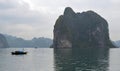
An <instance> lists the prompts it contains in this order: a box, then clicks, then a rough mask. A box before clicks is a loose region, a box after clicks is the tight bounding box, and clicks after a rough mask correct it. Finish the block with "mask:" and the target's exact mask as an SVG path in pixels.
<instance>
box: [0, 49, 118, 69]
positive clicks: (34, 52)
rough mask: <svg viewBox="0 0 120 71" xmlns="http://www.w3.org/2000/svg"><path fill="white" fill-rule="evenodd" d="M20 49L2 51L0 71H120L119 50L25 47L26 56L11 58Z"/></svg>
mask: <svg viewBox="0 0 120 71" xmlns="http://www.w3.org/2000/svg"><path fill="white" fill-rule="evenodd" d="M15 50H22V49H21V48H5V49H0V71H120V48H116V49H109V50H108V49H73V50H72V49H59V50H53V49H52V48H37V49H35V48H25V51H27V52H28V54H27V55H17V56H16V55H11V52H12V51H15Z"/></svg>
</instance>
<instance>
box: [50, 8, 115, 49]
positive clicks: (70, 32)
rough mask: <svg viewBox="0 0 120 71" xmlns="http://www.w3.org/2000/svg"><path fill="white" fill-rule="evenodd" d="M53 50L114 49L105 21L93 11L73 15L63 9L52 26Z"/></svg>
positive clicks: (73, 13) (67, 9) (72, 12)
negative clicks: (77, 48)
mask: <svg viewBox="0 0 120 71" xmlns="http://www.w3.org/2000/svg"><path fill="white" fill-rule="evenodd" d="M52 47H53V48H72V47H74V48H75V47H79V48H82V47H83V48H85V47H101V48H102V47H103V48H113V47H115V46H114V45H113V44H112V43H111V41H110V38H109V29H108V23H107V21H106V20H105V19H104V18H102V17H101V16H100V15H98V14H97V13H95V12H94V11H86V12H82V13H75V12H74V11H73V10H72V8H70V7H67V8H65V11H64V14H63V15H60V16H59V18H58V19H57V21H56V23H55V25H54V39H53V45H52Z"/></svg>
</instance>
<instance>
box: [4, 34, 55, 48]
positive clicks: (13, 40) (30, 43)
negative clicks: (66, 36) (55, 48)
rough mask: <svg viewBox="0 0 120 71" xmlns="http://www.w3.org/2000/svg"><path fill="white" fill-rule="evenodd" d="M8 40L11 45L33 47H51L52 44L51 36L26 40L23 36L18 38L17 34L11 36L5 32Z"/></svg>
mask: <svg viewBox="0 0 120 71" xmlns="http://www.w3.org/2000/svg"><path fill="white" fill-rule="evenodd" d="M4 36H5V37H6V40H7V41H8V45H9V47H16V48H20V47H32V48H49V47H50V45H51V44H52V42H53V41H52V39H50V38H44V37H39V38H33V39H31V40H25V39H23V38H18V37H16V36H11V35H7V34H4Z"/></svg>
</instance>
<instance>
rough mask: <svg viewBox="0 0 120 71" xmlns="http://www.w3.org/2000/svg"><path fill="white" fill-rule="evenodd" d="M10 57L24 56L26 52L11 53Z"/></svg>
mask: <svg viewBox="0 0 120 71" xmlns="http://www.w3.org/2000/svg"><path fill="white" fill-rule="evenodd" d="M11 54H12V55H25V54H27V52H11Z"/></svg>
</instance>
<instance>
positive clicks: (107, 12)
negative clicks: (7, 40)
mask: <svg viewBox="0 0 120 71" xmlns="http://www.w3.org/2000/svg"><path fill="white" fill-rule="evenodd" d="M65 7H71V8H72V9H73V10H74V11H75V12H83V11H87V10H93V11H95V12H97V13H98V14H99V15H101V16H102V17H103V18H105V19H106V20H107V21H108V23H109V33H110V38H111V40H120V28H119V27H120V24H119V23H120V20H119V19H120V0H0V33H3V34H10V35H15V36H18V37H22V38H25V39H32V38H33V37H48V38H53V28H54V24H55V21H56V19H57V18H58V17H59V15H61V14H63V11H64V9H65Z"/></svg>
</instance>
